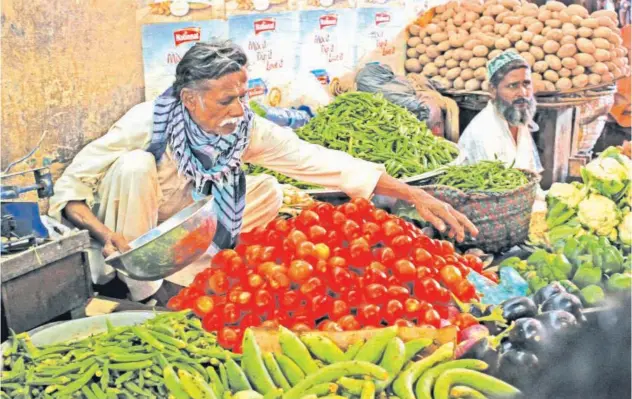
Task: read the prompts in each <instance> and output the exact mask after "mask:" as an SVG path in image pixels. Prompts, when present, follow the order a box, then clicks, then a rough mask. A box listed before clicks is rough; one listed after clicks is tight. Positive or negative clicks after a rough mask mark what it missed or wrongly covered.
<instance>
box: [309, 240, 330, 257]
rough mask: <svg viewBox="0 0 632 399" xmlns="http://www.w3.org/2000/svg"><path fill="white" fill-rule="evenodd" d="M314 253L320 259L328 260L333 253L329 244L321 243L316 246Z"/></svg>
mask: <svg viewBox="0 0 632 399" xmlns="http://www.w3.org/2000/svg"><path fill="white" fill-rule="evenodd" d="M313 255H314V256H315V257H316V258H318V259H320V260H323V261H325V260H327V259H329V256H330V255H331V250H330V249H329V246H328V245H327V244H323V243H319V244H316V245H315V246H314V252H313Z"/></svg>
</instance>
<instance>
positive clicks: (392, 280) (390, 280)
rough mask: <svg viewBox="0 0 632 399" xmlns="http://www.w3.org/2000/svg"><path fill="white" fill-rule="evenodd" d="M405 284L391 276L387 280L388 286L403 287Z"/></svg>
mask: <svg viewBox="0 0 632 399" xmlns="http://www.w3.org/2000/svg"><path fill="white" fill-rule="evenodd" d="M403 284H404V283H403V282H402V281H401V280H400V279H398V278H397V277H396V276H393V275H390V276H388V279H387V280H386V285H387V286H391V285H403Z"/></svg>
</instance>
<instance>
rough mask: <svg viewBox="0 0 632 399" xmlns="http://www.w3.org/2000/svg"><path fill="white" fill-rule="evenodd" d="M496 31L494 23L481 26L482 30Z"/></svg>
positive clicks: (486, 31)
mask: <svg viewBox="0 0 632 399" xmlns="http://www.w3.org/2000/svg"><path fill="white" fill-rule="evenodd" d="M493 31H494V26H493V25H485V26H483V27H482V28H481V32H485V33H492V32H493Z"/></svg>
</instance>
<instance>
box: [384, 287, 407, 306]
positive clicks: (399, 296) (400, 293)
mask: <svg viewBox="0 0 632 399" xmlns="http://www.w3.org/2000/svg"><path fill="white" fill-rule="evenodd" d="M387 295H388V298H389V299H396V300H398V301H400V302H402V303H403V302H404V301H406V299H409V298H410V291H409V290H408V288H406V287H402V286H401V285H391V286H389V287H388V290H387Z"/></svg>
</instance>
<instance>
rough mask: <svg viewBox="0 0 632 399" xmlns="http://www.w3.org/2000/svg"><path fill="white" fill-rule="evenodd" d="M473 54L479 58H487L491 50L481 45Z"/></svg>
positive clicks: (475, 48)
mask: <svg viewBox="0 0 632 399" xmlns="http://www.w3.org/2000/svg"><path fill="white" fill-rule="evenodd" d="M472 52H473V53H474V55H475V56H477V57H485V56H486V55H487V54H489V49H488V48H487V46H484V45H482V44H481V45H478V46H476V47H474V49H473V50H472ZM465 80H467V79H465Z"/></svg>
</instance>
